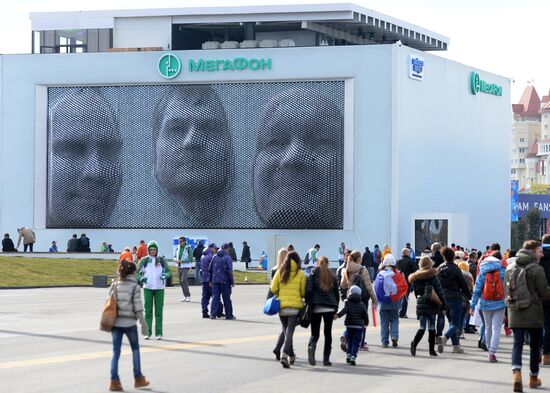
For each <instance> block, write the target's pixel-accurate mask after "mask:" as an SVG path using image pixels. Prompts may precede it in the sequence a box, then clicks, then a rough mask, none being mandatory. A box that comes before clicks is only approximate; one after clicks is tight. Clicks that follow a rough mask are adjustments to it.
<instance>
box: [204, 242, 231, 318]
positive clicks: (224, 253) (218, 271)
mask: <svg viewBox="0 0 550 393" xmlns="http://www.w3.org/2000/svg"><path fill="white" fill-rule="evenodd" d="M209 271H210V285H211V287H212V307H211V310H210V318H212V319H216V316H217V315H218V314H221V311H222V310H221V307H222V306H221V305H220V295H221V297H222V298H223V304H224V305H225V319H237V318H236V317H235V316H234V315H233V304H232V303H231V288H232V287H234V286H235V282H234V280H233V261H232V260H231V257H230V256H229V245H228V244H227V243H224V244H222V248H221V249H220V250H219V251H218V252H217V253H216V255H214V256H213V257H212V262H210V270H209Z"/></svg>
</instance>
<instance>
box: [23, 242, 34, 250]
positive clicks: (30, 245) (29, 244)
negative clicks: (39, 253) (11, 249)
mask: <svg viewBox="0 0 550 393" xmlns="http://www.w3.org/2000/svg"><path fill="white" fill-rule="evenodd" d="M33 246H34V243H26V244H25V243H24V244H23V252H27V247H28V248H29V251H30V252H32V248H33Z"/></svg>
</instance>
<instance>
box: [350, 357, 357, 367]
mask: <svg viewBox="0 0 550 393" xmlns="http://www.w3.org/2000/svg"><path fill="white" fill-rule="evenodd" d="M349 364H350V365H352V366H355V364H356V363H355V356H352V357H351V358H349Z"/></svg>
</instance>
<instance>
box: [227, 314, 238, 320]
mask: <svg viewBox="0 0 550 393" xmlns="http://www.w3.org/2000/svg"><path fill="white" fill-rule="evenodd" d="M225 319H227V320H228V321H234V320H235V319H237V317H236V316H234V315H233V316H232V317H225Z"/></svg>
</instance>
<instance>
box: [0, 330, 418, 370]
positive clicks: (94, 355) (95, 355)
mask: <svg viewBox="0 0 550 393" xmlns="http://www.w3.org/2000/svg"><path fill="white" fill-rule="evenodd" d="M412 326H417V324H409V323H401V324H400V327H412ZM369 329H370V330H378V327H374V328H373V327H370V328H369ZM309 336H310V334H309V330H308V331H306V332H303V333H294V337H309ZM278 337H279V335H278V334H270V335H267V336H249V337H235V338H227V339H221V340H210V341H195V342H189V343H180V344H170V345H160V346H154V347H149V346H147V347H143V346H140V353H155V352H164V351H177V350H182V349H191V348H200V347H215V346H222V345H231V344H246V343H252V342H261V341H271V340H273V341H275V340H276V339H277V338H278ZM131 354H132V351H131V350H130V349H127V348H126V349H123V350H122V353H121V356H130V355H131ZM112 356H113V352H112V351H102V352H89V353H81V354H74V355H63V356H51V357H45V358H38V359H28V360H17V361H13V362H3V363H0V370H6V369H14V368H23V367H33V366H45V365H51V364H60V363H71V362H78V361H83V360H94V359H105V358H107V359H109V358H111V357H112Z"/></svg>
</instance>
